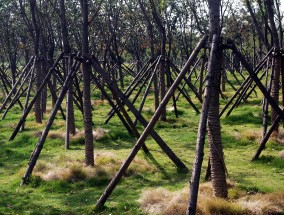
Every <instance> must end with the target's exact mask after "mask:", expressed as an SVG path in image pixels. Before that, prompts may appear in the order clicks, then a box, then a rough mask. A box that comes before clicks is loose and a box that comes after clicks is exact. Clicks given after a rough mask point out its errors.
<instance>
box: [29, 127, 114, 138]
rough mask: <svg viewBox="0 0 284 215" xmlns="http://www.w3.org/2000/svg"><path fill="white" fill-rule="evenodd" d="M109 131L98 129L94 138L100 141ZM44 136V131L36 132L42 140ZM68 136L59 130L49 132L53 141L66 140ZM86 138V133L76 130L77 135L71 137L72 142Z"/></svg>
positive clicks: (35, 134)
mask: <svg viewBox="0 0 284 215" xmlns="http://www.w3.org/2000/svg"><path fill="white" fill-rule="evenodd" d="M108 132H109V131H108V130H105V129H103V128H96V130H95V131H93V137H94V139H95V140H100V139H102V138H103V137H105V136H106V135H107V133H108ZM41 135H42V131H37V132H34V136H35V137H38V138H40V137H41ZM65 136H66V133H65V132H64V131H61V130H58V131H54V130H51V131H49V132H48V137H49V138H51V139H62V140H64V139H65ZM84 138H85V133H84V131H78V130H77V129H76V134H75V135H70V139H71V140H78V139H84Z"/></svg>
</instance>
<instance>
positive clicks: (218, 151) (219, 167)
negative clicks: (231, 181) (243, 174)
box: [207, 0, 228, 198]
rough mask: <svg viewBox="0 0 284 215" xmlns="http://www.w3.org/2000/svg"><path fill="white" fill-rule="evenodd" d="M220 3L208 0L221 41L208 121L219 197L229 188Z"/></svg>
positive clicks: (212, 29)
mask: <svg viewBox="0 0 284 215" xmlns="http://www.w3.org/2000/svg"><path fill="white" fill-rule="evenodd" d="M220 3H221V1H220V0H208V5H209V15H210V27H209V28H210V36H211V37H212V35H214V34H215V35H216V37H217V38H216V40H217V41H219V42H218V43H219V45H217V50H216V52H215V62H210V63H212V64H213V65H215V68H214V78H213V83H212V86H213V87H212V94H211V100H210V105H209V112H208V121H207V123H208V142H209V156H210V164H211V178H212V186H213V194H214V195H215V196H217V197H221V198H227V195H228V189H227V183H226V172H225V163H224V156H223V147H222V141H221V125H220V118H219V108H220V103H219V92H220V75H221V64H222V48H221V38H220Z"/></svg>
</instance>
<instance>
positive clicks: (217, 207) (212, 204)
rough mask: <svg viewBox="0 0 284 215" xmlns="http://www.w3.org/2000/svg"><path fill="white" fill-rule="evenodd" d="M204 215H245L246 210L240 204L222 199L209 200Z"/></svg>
mask: <svg viewBox="0 0 284 215" xmlns="http://www.w3.org/2000/svg"><path fill="white" fill-rule="evenodd" d="M205 204H206V207H204V211H203V214H234V215H238V214H240V215H241V214H244V213H246V210H245V209H244V208H243V207H241V206H240V205H238V204H235V203H233V202H229V201H227V200H225V199H221V198H207V199H206V200H205Z"/></svg>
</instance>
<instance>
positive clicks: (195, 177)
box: [186, 35, 219, 215]
mask: <svg viewBox="0 0 284 215" xmlns="http://www.w3.org/2000/svg"><path fill="white" fill-rule="evenodd" d="M218 43H219V38H218V37H217V36H216V35H214V36H213V39H212V45H211V46H212V47H211V53H210V59H209V63H208V74H207V85H206V87H205V93H204V100H203V103H202V112H201V115H200V120H199V126H198V133H197V140H196V149H195V159H194V165H193V171H192V174H191V180H190V191H189V203H188V208H187V212H186V214H187V215H190V214H195V212H196V205H197V196H198V188H199V180H200V174H201V167H202V162H203V157H204V143H205V137H206V126H207V118H208V112H209V105H210V100H211V93H212V86H213V79H214V71H215V65H214V63H215V62H216V55H217V54H216V52H217V51H218V45H219V44H218Z"/></svg>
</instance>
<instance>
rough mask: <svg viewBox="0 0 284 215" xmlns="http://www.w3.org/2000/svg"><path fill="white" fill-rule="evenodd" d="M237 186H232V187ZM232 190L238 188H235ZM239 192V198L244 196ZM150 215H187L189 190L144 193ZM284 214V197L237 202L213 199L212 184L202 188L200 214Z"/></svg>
mask: <svg viewBox="0 0 284 215" xmlns="http://www.w3.org/2000/svg"><path fill="white" fill-rule="evenodd" d="M230 186H233V185H232V184H231V185H229V187H230ZM231 188H232V190H235V189H236V188H234V187H231ZM243 195H244V194H243V193H242V192H239V196H243ZM139 202H140V205H141V208H142V210H143V211H145V212H146V213H147V214H160V215H170V214H177V215H178V214H185V212H186V209H187V205H188V189H183V190H182V191H177V192H170V191H168V190H167V189H164V188H157V189H153V190H147V191H144V192H143V193H142V195H141V198H140V200H139ZM283 211H284V193H271V194H257V195H250V196H247V197H241V198H239V199H237V197H235V198H234V199H228V200H225V199H220V198H216V197H213V191H212V187H211V184H210V183H204V184H201V185H200V187H199V196H198V202H197V214H200V215H210V214H211V215H213V214H214V215H217V214H228V215H230V214H243V215H245V214H247V215H260V214H276V213H280V212H283Z"/></svg>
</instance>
